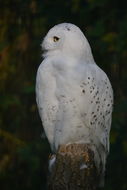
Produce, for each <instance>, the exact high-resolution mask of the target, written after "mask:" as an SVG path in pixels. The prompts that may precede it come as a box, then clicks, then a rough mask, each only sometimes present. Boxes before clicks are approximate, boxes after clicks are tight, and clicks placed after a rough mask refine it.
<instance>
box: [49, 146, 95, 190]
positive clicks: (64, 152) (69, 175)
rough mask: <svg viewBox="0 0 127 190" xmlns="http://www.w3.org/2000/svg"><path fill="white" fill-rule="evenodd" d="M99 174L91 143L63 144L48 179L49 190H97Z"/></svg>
mask: <svg viewBox="0 0 127 190" xmlns="http://www.w3.org/2000/svg"><path fill="white" fill-rule="evenodd" d="M98 176H99V175H98V172H97V169H96V167H95V163H94V153H93V151H92V150H91V149H90V145H88V144H70V145H61V146H60V147H59V150H58V152H57V154H56V161H55V164H54V165H53V166H52V170H51V173H50V176H49V179H48V190H96V189H97V186H98V182H99V177H98Z"/></svg>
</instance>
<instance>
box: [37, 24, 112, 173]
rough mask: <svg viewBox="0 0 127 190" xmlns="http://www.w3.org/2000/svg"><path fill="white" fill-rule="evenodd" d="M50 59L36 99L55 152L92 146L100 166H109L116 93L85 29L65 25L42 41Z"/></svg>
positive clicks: (44, 65)
mask: <svg viewBox="0 0 127 190" xmlns="http://www.w3.org/2000/svg"><path fill="white" fill-rule="evenodd" d="M42 49H43V50H44V53H43V57H44V60H43V61H42V63H41V64H40V66H39V69H38V71H37V78H36V100H37V105H38V110H39V114H40V117H41V120H42V123H43V126H44V130H45V133H46V136H47V138H48V141H49V143H50V145H51V149H52V151H54V152H56V151H57V149H58V147H59V145H61V144H69V143H79V144H80V143H87V144H91V147H93V151H94V152H95V155H94V156H95V163H96V165H97V167H98V166H99V165H100V164H101V165H102V166H103V173H104V170H105V162H106V157H107V154H108V151H109V133H110V127H111V115H112V104H113V91H112V87H111V84H110V81H109V79H108V77H107V75H106V74H105V73H104V71H102V70H101V69H100V68H99V67H98V66H97V65H96V63H95V61H94V58H93V55H92V52H91V48H90V45H89V43H88V41H87V39H86V38H85V36H84V34H83V33H82V32H81V30H80V29H79V28H78V27H77V26H75V25H73V24H69V23H62V24H58V25H56V26H54V27H53V28H51V29H50V30H49V32H48V33H47V35H46V37H45V38H44V40H43V42H42Z"/></svg>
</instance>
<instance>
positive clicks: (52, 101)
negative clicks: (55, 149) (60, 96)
mask: <svg viewBox="0 0 127 190" xmlns="http://www.w3.org/2000/svg"><path fill="white" fill-rule="evenodd" d="M55 89H56V79H55V77H54V76H53V74H52V67H51V64H48V62H47V61H43V62H42V64H41V65H40V66H39V68H38V71H37V77H36V102H37V106H38V110H39V115H40V117H41V121H42V123H43V127H44V130H45V133H46V136H47V138H48V141H49V143H50V145H51V147H52V145H53V139H54V123H55V120H56V113H57V109H58V106H57V104H58V103H57V99H56V97H55Z"/></svg>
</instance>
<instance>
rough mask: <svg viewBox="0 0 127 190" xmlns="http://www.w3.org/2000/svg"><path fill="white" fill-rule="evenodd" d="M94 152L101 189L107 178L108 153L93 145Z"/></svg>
mask: <svg viewBox="0 0 127 190" xmlns="http://www.w3.org/2000/svg"><path fill="white" fill-rule="evenodd" d="M92 150H93V152H94V161H95V165H96V168H97V170H98V175H99V178H100V179H99V187H103V186H104V178H105V165H106V157H107V153H106V151H105V149H104V147H102V146H101V147H99V148H97V147H96V146H95V145H93V147H92Z"/></svg>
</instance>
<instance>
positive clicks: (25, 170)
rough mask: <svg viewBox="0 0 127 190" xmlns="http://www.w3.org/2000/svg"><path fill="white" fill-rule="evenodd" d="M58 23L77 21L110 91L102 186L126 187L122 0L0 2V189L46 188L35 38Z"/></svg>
mask: <svg viewBox="0 0 127 190" xmlns="http://www.w3.org/2000/svg"><path fill="white" fill-rule="evenodd" d="M60 22H72V23H74V24H76V25H78V26H79V27H80V28H81V29H82V30H83V32H84V33H85V35H86V37H87V38H88V39H89V41H90V44H91V46H92V50H93V54H94V58H95V60H96V62H97V64H99V66H100V67H101V68H103V70H105V72H106V73H107V74H108V76H109V77H110V80H111V83H112V86H113V89H114V96H115V103H114V113H113V123H112V131H111V150H110V155H109V157H108V164H107V174H106V186H105V188H104V189H105V190H113V189H115V190H119V189H120V190H126V189H127V182H126V176H127V164H126V160H127V128H126V123H127V121H126V120H127V117H126V114H127V88H126V83H127V64H126V60H127V37H126V36H127V6H126V2H125V1H124V0H121V1H119V0H116V1H115V0H85V1H83V0H71V1H64V0H61V1H59V0H54V1H52V0H47V1H46V0H44V1H41V0H38V1H35V0H26V1H21V0H6V1H1V3H0V181H1V186H0V187H1V189H4V190H10V189H13V190H17V189H18V190H20V189H24V190H33V189H38V190H39V189H45V186H46V175H47V164H48V163H47V160H48V154H49V152H50V149H49V146H48V143H47V141H46V140H42V139H40V133H41V132H42V131H43V129H42V126H41V122H40V118H39V115H38V112H37V108H36V102H35V92H34V88H35V77H36V71H37V68H38V66H39V64H40V63H41V60H42V58H41V49H40V43H41V40H42V39H43V37H44V35H45V33H46V32H47V31H48V29H49V28H51V27H52V26H54V25H55V24H57V23H60Z"/></svg>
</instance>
